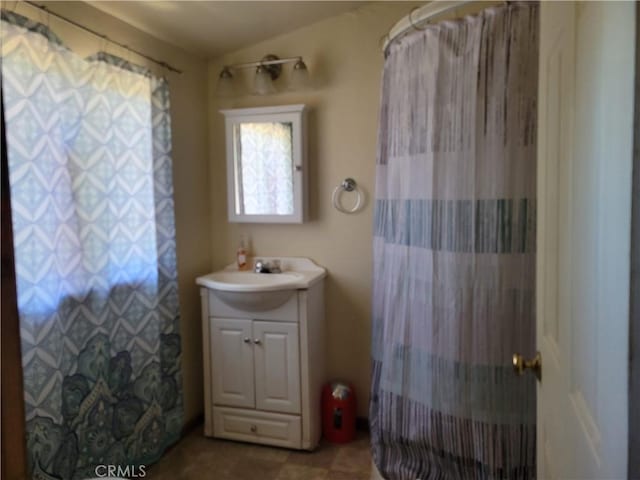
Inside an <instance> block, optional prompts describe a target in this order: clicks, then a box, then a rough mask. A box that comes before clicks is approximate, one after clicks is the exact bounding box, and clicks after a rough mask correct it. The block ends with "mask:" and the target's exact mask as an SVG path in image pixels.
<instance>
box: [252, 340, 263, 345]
mask: <svg viewBox="0 0 640 480" xmlns="http://www.w3.org/2000/svg"><path fill="white" fill-rule="evenodd" d="M253 343H255V344H256V345H260V344H261V343H262V342H261V341H260V339H259V338H254V339H253Z"/></svg>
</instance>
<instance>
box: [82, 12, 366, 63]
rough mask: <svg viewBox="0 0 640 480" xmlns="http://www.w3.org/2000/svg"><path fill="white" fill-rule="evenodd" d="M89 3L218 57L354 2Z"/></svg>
mask: <svg viewBox="0 0 640 480" xmlns="http://www.w3.org/2000/svg"><path fill="white" fill-rule="evenodd" d="M87 3H89V4H90V5H92V6H94V7H95V8H98V9H99V10H102V11H103V12H106V13H108V14H110V15H112V16H114V17H116V18H119V19H120V20H122V21H124V22H126V23H128V24H130V25H132V26H134V27H136V28H138V29H139V30H142V31H144V32H146V33H148V34H149V35H152V36H154V37H156V38H159V39H161V40H164V41H166V42H167V43H171V44H173V45H176V46H178V47H181V48H183V49H184V50H186V51H188V52H191V53H194V54H196V55H198V56H201V57H204V58H214V57H217V56H219V55H223V54H225V53H228V52H233V51H235V50H238V49H240V48H242V47H245V46H248V45H251V44H254V43H257V42H260V41H262V40H265V39H267V38H270V37H274V36H276V35H279V34H282V33H286V32H290V31H292V30H295V29H297V28H300V27H303V26H305V25H309V24H311V23H315V22H317V21H319V20H322V19H324V18H327V17H331V16H334V15H338V14H340V13H343V12H347V11H349V10H354V9H356V8H358V7H360V6H362V5H364V4H365V3H367V2H362V1H360V2H350V1H264V0H263V1H102V0H99V1H96V0H89V1H88V2H87Z"/></svg>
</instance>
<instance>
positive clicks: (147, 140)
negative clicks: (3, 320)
mask: <svg viewBox="0 0 640 480" xmlns="http://www.w3.org/2000/svg"><path fill="white" fill-rule="evenodd" d="M1 26H2V28H1V33H0V41H1V43H2V47H1V48H2V79H3V82H2V84H3V91H4V95H5V104H6V128H7V140H8V154H9V177H10V183H11V195H12V198H11V201H12V213H13V228H14V241H15V254H16V276H17V287H18V308H19V314H20V323H21V342H22V355H23V367H24V389H25V407H26V421H27V448H28V454H29V469H30V471H31V475H32V477H33V478H62V479H76V478H77V479H84V478H91V477H95V467H96V465H99V464H113V465H122V466H126V465H141V464H145V465H147V464H150V463H152V462H154V461H155V460H157V459H158V458H159V457H160V455H161V454H162V452H163V451H164V449H166V447H167V446H168V445H170V444H171V443H172V442H174V441H176V440H177V438H178V436H179V433H180V431H181V428H182V390H181V370H180V349H181V348H180V337H179V329H178V321H179V307H178V296H177V269H176V255H175V225H174V208H173V187H172V173H171V157H170V154H171V126H170V115H169V93H168V92H169V90H168V84H167V82H166V80H164V79H162V78H158V77H155V76H154V75H152V74H151V73H150V72H149V71H147V70H146V69H144V68H142V67H138V66H135V65H132V64H130V63H128V62H126V61H124V60H122V59H119V58H117V57H114V56H111V55H108V54H106V53H99V54H96V55H95V56H93V57H92V58H89V59H83V58H81V57H79V56H78V55H76V54H75V53H73V52H72V51H70V50H69V49H68V48H66V47H65V46H64V45H63V44H62V42H61V41H60V40H59V39H58V38H57V37H56V36H55V34H54V33H53V32H51V31H50V30H49V29H48V28H47V27H45V26H44V25H42V24H39V23H35V22H32V21H31V20H29V19H27V18H25V17H22V16H20V15H17V14H15V13H11V12H7V11H2V25H1Z"/></svg>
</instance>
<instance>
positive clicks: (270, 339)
mask: <svg viewBox="0 0 640 480" xmlns="http://www.w3.org/2000/svg"><path fill="white" fill-rule="evenodd" d="M253 337H254V340H253V341H254V356H255V374H256V408H258V409H260V410H267V411H271V412H284V413H300V355H299V353H298V350H299V349H298V325H296V324H293V323H278V322H258V321H256V322H253Z"/></svg>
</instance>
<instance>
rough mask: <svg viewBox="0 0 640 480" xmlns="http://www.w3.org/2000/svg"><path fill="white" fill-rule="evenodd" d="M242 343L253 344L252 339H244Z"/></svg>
mask: <svg viewBox="0 0 640 480" xmlns="http://www.w3.org/2000/svg"><path fill="white" fill-rule="evenodd" d="M242 341H243V342H244V343H251V339H250V338H249V337H244V338H243V339H242Z"/></svg>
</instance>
